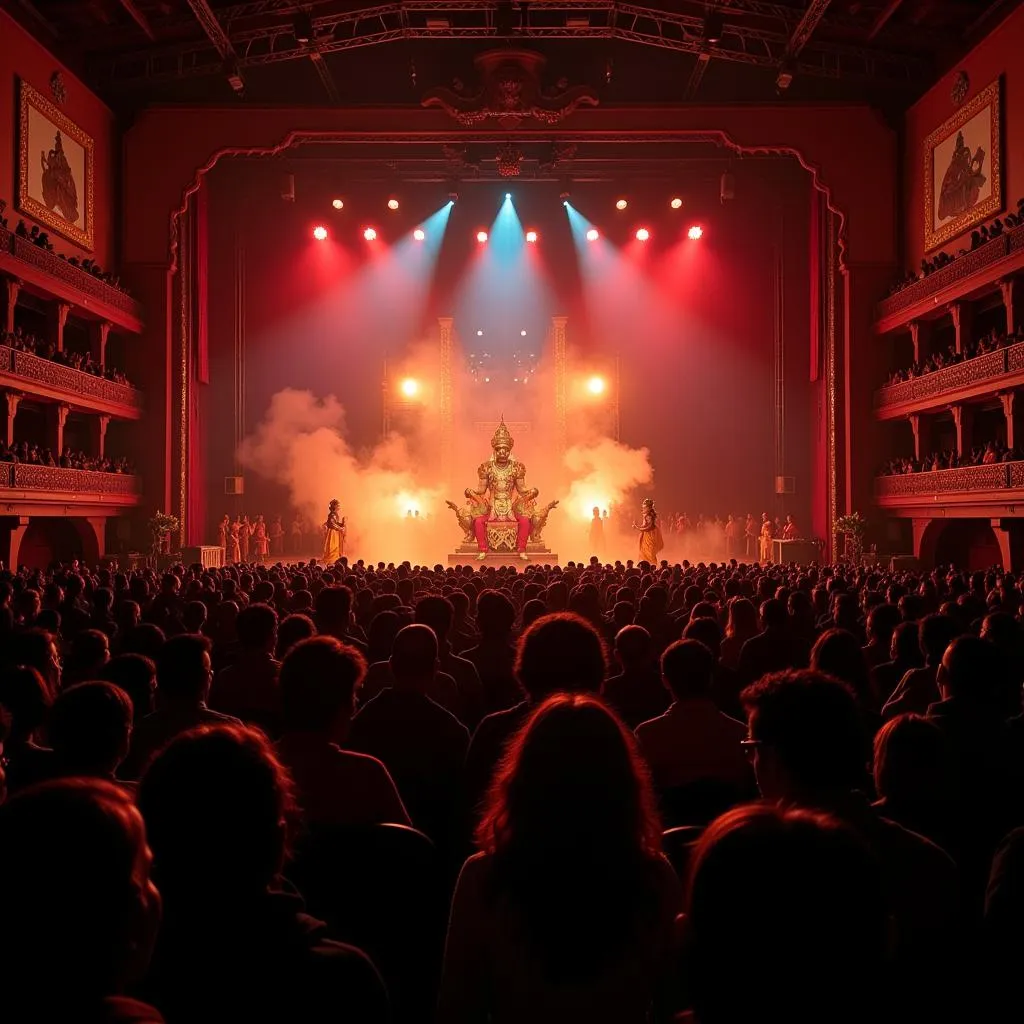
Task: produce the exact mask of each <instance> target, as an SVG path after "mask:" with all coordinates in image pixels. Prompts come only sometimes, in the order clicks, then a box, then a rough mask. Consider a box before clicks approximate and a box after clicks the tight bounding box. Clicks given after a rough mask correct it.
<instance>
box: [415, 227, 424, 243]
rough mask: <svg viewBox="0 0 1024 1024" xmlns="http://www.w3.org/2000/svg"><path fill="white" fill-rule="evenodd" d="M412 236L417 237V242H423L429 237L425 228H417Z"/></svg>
mask: <svg viewBox="0 0 1024 1024" xmlns="http://www.w3.org/2000/svg"><path fill="white" fill-rule="evenodd" d="M412 237H413V238H415V239H416V241H417V242H422V241H423V239H424V238H426V237H427V233H426V231H424V230H423V228H417V229H416V230H415V231H414V232H413V233H412Z"/></svg>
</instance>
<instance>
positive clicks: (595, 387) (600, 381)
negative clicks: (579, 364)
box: [587, 377, 605, 395]
mask: <svg viewBox="0 0 1024 1024" xmlns="http://www.w3.org/2000/svg"><path fill="white" fill-rule="evenodd" d="M604 388H605V383H604V377H591V378H590V380H588V381H587V390H588V391H589V392H590V393H591V394H592V395H603V394H604Z"/></svg>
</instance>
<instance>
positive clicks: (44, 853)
mask: <svg viewBox="0 0 1024 1024" xmlns="http://www.w3.org/2000/svg"><path fill="white" fill-rule="evenodd" d="M69 842H70V843H73V848H72V849H70V850H69ZM149 861H150V858H149V850H148V848H147V846H146V832H145V829H144V827H143V824H142V819H141V817H140V816H139V812H138V811H137V810H136V809H135V807H134V806H133V805H132V801H131V799H130V798H129V797H128V796H127V795H126V794H125V793H124V792H123V791H122V790H120V789H118V788H117V787H116V786H113V785H111V784H109V783H106V782H101V781H99V780H96V779H89V780H86V779H68V780H64V781H60V782H49V783H46V784H44V785H42V786H37V787H33V788H32V789H30V790H27V791H26V792H24V793H21V794H19V795H18V796H15V797H14V798H12V799H11V800H10V801H9V802H8V803H7V804H5V805H4V806H3V807H0V906H2V907H3V922H4V925H3V928H0V963H2V964H3V965H4V997H3V998H4V1019H5V1020H9V1021H11V1022H15V1021H17V1022H20V1021H82V1022H85V1021H89V1022H106V1024H162V1018H161V1016H160V1014H159V1013H158V1012H157V1011H156V1010H155V1009H153V1007H151V1006H147V1005H145V1004H144V1003H140V1002H138V1001H136V1000H134V999H130V998H128V997H127V996H126V994H125V993H127V992H129V991H132V990H133V989H134V988H135V986H137V985H138V983H139V982H140V981H141V980H142V977H143V975H144V973H145V971H146V968H147V966H148V963H149V958H150V954H151V953H152V949H153V943H154V941H155V939H156V934H157V927H158V924H159V921H160V895H159V893H157V891H156V889H155V888H154V886H153V883H152V881H150V874H149V871H150V864H149Z"/></svg>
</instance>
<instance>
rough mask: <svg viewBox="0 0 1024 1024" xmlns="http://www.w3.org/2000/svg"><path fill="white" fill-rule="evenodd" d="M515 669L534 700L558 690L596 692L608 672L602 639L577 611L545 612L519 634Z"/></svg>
mask: <svg viewBox="0 0 1024 1024" xmlns="http://www.w3.org/2000/svg"><path fill="white" fill-rule="evenodd" d="M515 672H516V678H517V679H518V680H519V684H520V685H521V686H522V688H523V689H524V690H525V691H526V693H527V695H528V696H529V698H530V700H531V701H532V702H534V703H537V702H539V701H541V700H543V699H544V698H545V697H547V696H549V695H550V694H552V693H557V692H559V691H567V692H577V693H586V692H590V693H597V692H598V691H599V690H600V689H601V684H602V683H603V682H604V678H605V676H606V675H607V672H608V661H607V656H606V654H605V647H604V641H603V640H602V639H601V636H600V634H599V633H598V632H597V630H595V629H594V627H593V626H592V625H590V623H589V622H587V621H586V620H584V619H581V618H580V617H579V616H578V615H573V614H572V613H571V612H558V613H556V614H554V615H544V616H542V617H541V618H539V619H537V621H536V622H534V623H533V624H532V625H531V626H530V627H529V629H527V630H526V631H525V632H524V633H523V634H522V636H521V637H520V638H519V645H518V648H517V650H516V667H515Z"/></svg>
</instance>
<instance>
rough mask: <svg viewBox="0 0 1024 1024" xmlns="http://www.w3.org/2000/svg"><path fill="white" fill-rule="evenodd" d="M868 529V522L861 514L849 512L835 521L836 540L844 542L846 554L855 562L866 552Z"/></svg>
mask: <svg viewBox="0 0 1024 1024" xmlns="http://www.w3.org/2000/svg"><path fill="white" fill-rule="evenodd" d="M866 528H867V520H865V518H864V517H863V516H862V515H861V514H860V513H859V512H848V513H847V514H846V515H843V516H840V517H839V518H838V519H837V520H836V521H835V526H834V530H835V534H836V538H837V539H838V538H839V537H842V538H843V540H844V545H843V546H844V549H845V550H844V552H843V553H844V554H845V555H846V557H847V558H850V559H853V560H854V561H856V560H858V559H859V558H860V555H861V552H862V551H863V550H864V530H865V529H866Z"/></svg>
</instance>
